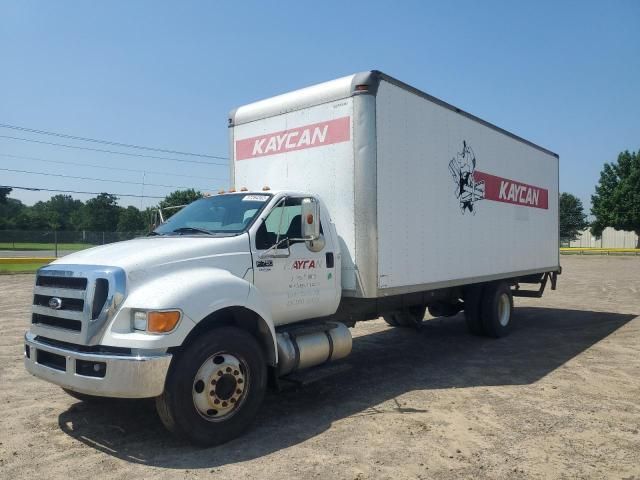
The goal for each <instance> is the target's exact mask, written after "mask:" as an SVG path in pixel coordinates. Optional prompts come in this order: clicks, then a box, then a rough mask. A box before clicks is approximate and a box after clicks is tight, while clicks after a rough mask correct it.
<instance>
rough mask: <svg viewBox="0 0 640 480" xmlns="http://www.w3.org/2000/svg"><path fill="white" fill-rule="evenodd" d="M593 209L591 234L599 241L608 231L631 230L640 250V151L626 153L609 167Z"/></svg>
mask: <svg viewBox="0 0 640 480" xmlns="http://www.w3.org/2000/svg"><path fill="white" fill-rule="evenodd" d="M591 205H592V206H591V213H592V215H593V216H594V217H595V220H594V222H593V223H592V224H591V233H593V234H594V235H596V236H598V237H599V236H600V235H602V231H603V230H604V229H605V228H607V227H613V228H615V229H617V230H630V231H633V232H635V233H636V234H637V235H638V245H637V247H638V248H640V150H639V151H638V152H629V151H626V150H625V151H624V152H622V153H620V154H619V155H618V161H617V162H613V163H605V165H604V167H603V169H602V172H600V181H599V182H598V185H596V193H595V194H594V195H592V196H591Z"/></svg>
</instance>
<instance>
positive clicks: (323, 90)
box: [25, 71, 560, 445]
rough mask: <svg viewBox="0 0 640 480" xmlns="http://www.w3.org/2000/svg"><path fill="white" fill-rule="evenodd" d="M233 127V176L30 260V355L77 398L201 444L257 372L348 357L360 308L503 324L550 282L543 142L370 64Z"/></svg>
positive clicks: (262, 385)
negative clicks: (134, 234) (131, 222)
mask: <svg viewBox="0 0 640 480" xmlns="http://www.w3.org/2000/svg"><path fill="white" fill-rule="evenodd" d="M229 132H230V154H231V177H232V179H233V184H234V185H235V188H233V189H232V190H231V191H229V192H224V193H219V194H218V195H213V196H208V197H205V198H202V199H200V200H197V201H196V202H194V203H192V204H190V205H189V206H187V207H185V208H184V209H182V210H180V211H179V212H178V213H176V214H175V215H173V216H172V217H171V218H169V219H168V220H167V221H166V222H165V223H163V224H162V225H160V226H159V227H158V228H156V229H155V230H154V231H153V232H152V233H151V234H150V235H149V236H148V237H145V238H140V239H136V240H131V241H127V242H120V243H115V244H111V245H105V246H102V247H96V248H92V249H89V250H85V251H81V252H77V253H74V254H71V255H68V256H66V257H64V258H61V259H59V260H57V261H55V262H53V263H52V264H51V265H49V266H46V267H44V268H42V269H40V270H39V271H38V274H37V276H36V282H35V289H34V300H33V306H32V317H31V326H30V330H29V331H28V332H27V333H26V335H25V365H26V367H27V369H28V370H29V372H31V373H32V374H34V375H35V376H37V377H40V378H43V379H45V380H48V381H50V382H53V383H56V384H58V385H60V386H62V387H63V389H65V390H66V391H67V392H68V393H69V394H71V395H73V396H75V397H77V398H80V399H82V400H85V401H90V400H92V399H94V398H95V397H123V398H145V397H155V398H156V406H157V411H158V413H159V415H160V418H161V419H162V421H163V423H164V424H165V425H166V426H167V428H168V429H169V430H171V431H172V432H174V433H176V434H177V435H179V436H181V437H183V438H186V439H188V440H190V441H192V442H195V443H198V444H203V445H213V444H219V443H222V442H225V441H227V440H229V439H231V438H234V437H235V436H237V435H238V434H240V433H241V432H242V431H243V430H244V429H245V428H247V426H248V425H249V424H250V423H251V421H252V420H253V418H254V417H255V415H256V413H257V411H258V409H259V407H260V404H261V402H262V399H263V396H264V393H265V390H266V388H267V384H268V380H270V382H269V383H271V384H272V385H275V386H278V385H279V384H282V383H284V382H287V381H294V380H295V381H301V379H304V376H305V373H308V372H311V374H312V375H315V376H316V377H318V376H319V375H318V374H317V372H318V371H319V370H318V369H321V368H325V369H326V368H327V367H326V366H325V365H326V364H328V363H329V362H333V361H336V360H340V359H342V358H344V357H346V356H347V355H348V354H349V353H350V351H351V346H352V341H351V335H350V331H349V328H348V327H351V326H353V325H355V323H356V322H357V321H362V320H368V319H376V318H379V317H380V316H382V317H383V318H384V320H385V321H386V322H387V323H388V324H389V325H391V326H398V327H412V326H413V327H415V326H419V325H420V324H421V322H422V321H423V318H424V316H425V313H426V310H427V309H428V310H429V312H430V314H431V315H433V316H451V315H455V314H457V313H458V312H460V311H464V316H465V319H466V323H467V325H468V328H469V330H470V331H471V333H473V334H477V335H486V336H490V337H502V336H504V335H505V334H507V333H508V332H509V330H510V329H511V328H512V323H513V322H512V315H511V314H512V310H513V296H534V297H539V296H541V295H542V293H543V291H544V288H545V286H546V284H547V282H548V281H550V282H551V286H552V288H555V284H556V278H557V274H558V273H560V265H559V249H558V246H559V244H558V156H557V155H556V154H554V153H552V152H550V151H548V150H546V149H544V148H542V147H539V146H537V145H534V144H533V143H531V142H529V141H526V140H524V139H522V138H520V137H518V136H516V135H513V134H512V133H509V132H507V131H505V130H502V129H500V128H498V127H496V126H494V125H492V124H490V123H487V122H485V121H483V120H480V119H479V118H477V117H474V116H473V115H470V114H468V113H466V112H463V111H461V110H459V109H457V108H455V107H453V106H451V105H449V104H447V103H445V102H443V101H441V100H438V99H436V98H434V97H431V96H429V95H427V94H425V93H423V92H421V91H419V90H417V89H415V88H413V87H410V86H408V85H406V84H404V83H402V82H400V81H398V80H396V79H394V78H391V77H389V76H387V75H385V74H383V73H380V72H377V71H371V72H365V73H359V74H355V75H350V76H348V77H344V78H340V79H338V80H334V81H331V82H326V83H322V84H319V85H315V86H312V87H309V88H305V89H302V90H298V91H294V92H291V93H287V94H284V95H280V96H277V97H274V98H270V99H267V100H264V101H260V102H256V103H253V104H250V105H246V106H243V107H240V108H238V109H237V110H235V111H233V112H232V113H231V114H230V118H229ZM523 285H534V287H533V288H532V287H529V288H521V286H523ZM312 367H313V368H312Z"/></svg>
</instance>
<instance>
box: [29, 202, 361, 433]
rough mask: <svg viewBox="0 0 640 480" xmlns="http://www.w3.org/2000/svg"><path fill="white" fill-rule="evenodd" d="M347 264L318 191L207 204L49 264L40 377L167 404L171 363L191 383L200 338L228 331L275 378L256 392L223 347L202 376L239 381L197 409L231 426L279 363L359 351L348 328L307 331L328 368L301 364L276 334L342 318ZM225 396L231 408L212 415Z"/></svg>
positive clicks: (37, 309)
mask: <svg viewBox="0 0 640 480" xmlns="http://www.w3.org/2000/svg"><path fill="white" fill-rule="evenodd" d="M340 258H341V256H340V250H339V243H338V237H337V233H336V230H335V225H334V224H333V222H332V221H331V217H330V215H329V212H328V211H327V209H326V208H325V207H324V205H323V204H322V201H321V199H319V198H318V197H316V196H313V195H309V194H304V193H300V192H292V191H268V190H266V191H265V190H262V191H256V192H249V191H243V192H235V193H225V194H219V195H215V196H209V197H206V198H202V199H200V200H197V201H195V202H194V203H192V204H190V205H188V206H187V207H185V208H184V209H182V210H181V211H179V212H178V213H176V214H175V215H173V216H172V217H171V218H169V219H168V220H167V221H166V222H165V223H164V224H162V225H160V226H159V227H158V228H156V230H154V231H153V232H152V233H151V234H150V235H149V236H147V237H144V238H138V239H135V240H130V241H127V242H120V243H116V244H111V245H105V246H102V247H96V248H92V249H89V250H85V251H81V252H77V253H74V254H71V255H68V256H66V257H64V258H62V259H59V260H56V261H55V262H53V263H51V264H50V265H48V266H46V267H43V268H42V269H40V270H39V271H38V273H37V276H36V284H35V287H34V304H33V307H32V310H33V313H32V319H31V327H30V330H29V331H28V332H27V334H26V336H25V364H26V367H27V370H28V371H29V372H31V373H32V374H34V375H35V376H37V377H40V378H43V379H45V380H48V381H50V382H53V383H56V384H58V385H60V386H61V387H63V388H64V389H65V390H66V391H67V392H68V393H70V394H72V395H74V396H76V397H79V398H82V399H85V400H88V399H91V398H92V397H93V396H107V397H123V398H145V397H161V396H163V392H165V384H167V382H168V380H169V379H168V376H169V374H170V370H171V368H170V367H171V366H172V365H173V366H174V367H173V369H174V370H175V371H176V372H179V373H176V375H178V376H180V375H181V374H182V373H184V368H183V367H176V366H175V365H176V362H177V361H178V360H179V359H180V358H182V357H184V356H185V355H184V352H185V351H187V350H189V349H190V346H191V345H192V343H194V341H199V340H200V341H201V338H203V336H204V337H206V336H207V334H210V332H215V331H217V328H223V327H224V328H226V329H227V333H229V331H231V333H235V335H236V336H239V337H241V339H242V340H241V342H242V343H244V344H245V346H246V344H249V345H251V346H252V347H253V350H254V351H253V352H252V354H251V355H249V354H247V355H245V356H248V357H252V356H253V357H259V358H258V359H257V360H256V359H255V358H254V359H253V362H254V364H261V366H258V367H256V365H253V366H252V367H253V369H254V370H259V371H260V372H261V373H260V374H257V373H253V374H251V377H252V378H251V380H252V382H251V383H248V382H249V371H250V368H251V367H250V365H249V363H247V362H249V360H240V359H239V356H238V357H236V356H235V355H233V354H232V353H229V352H227V353H225V354H224V355H223V356H220V355H218V357H220V358H218V360H219V361H220V363H219V365H221V366H222V367H224V368H222V367H220V368H218V367H217V365H218V364H216V363H213V360H211V361H209V357H211V356H214V357H215V355H214V354H215V353H216V352H209V353H211V355H208V356H207V358H206V359H204V360H203V362H202V363H206V364H208V365H209V366H211V365H213V366H214V367H216V368H215V369H213V367H211V368H212V369H211V371H206V372H204V373H201V374H200V375H199V376H200V377H203V378H204V377H206V380H207V381H206V383H207V384H208V385H209V386H210V387H211V381H212V380H213V381H215V380H216V379H215V378H210V377H212V376H214V377H215V376H217V375H218V373H222V375H221V377H222V378H223V379H226V380H225V382H226V383H225V382H223V386H224V388H223V389H222V393H220V395H219V397H215V398H214V396H213V395H212V394H211V392H215V391H216V390H215V389H209V390H207V391H206V392H204V390H202V392H195V390H194V393H193V395H192V396H193V404H194V405H196V407H197V408H196V410H197V412H198V414H199V415H201V416H202V417H203V418H204V419H205V421H206V422H210V421H217V422H218V423H220V422H221V420H222V419H224V418H225V417H227V416H229V415H230V414H231V413H235V410H233V409H231V408H230V406H231V405H232V401H233V403H238V404H239V403H241V401H242V400H243V399H244V396H243V395H240V394H238V393H237V392H238V391H239V392H240V393H243V391H242V389H241V388H238V386H239V385H242V384H247V383H248V384H249V385H250V386H252V388H254V389H255V390H258V391H261V390H262V391H263V390H264V382H265V381H266V372H267V370H266V369H267V368H272V369H276V370H275V371H276V372H277V371H278V370H277V367H278V365H280V373H283V372H284V370H283V369H287V370H288V371H287V372H284V373H289V372H290V371H293V370H295V369H297V368H299V367H300V366H301V361H302V366H310V365H311V364H312V363H313V362H317V363H323V362H324V361H326V360H327V359H329V358H331V359H336V358H339V357H342V356H345V355H346V354H348V352H349V351H350V348H351V337H350V335H349V334H348V330H347V329H346V328H344V327H343V328H335V326H332V327H334V328H328V329H322V328H321V329H319V330H317V332H316V331H312V332H310V335H309V334H307V340H308V339H309V338H311V339H313V340H314V341H315V343H316V344H317V345H314V349H315V350H314V351H313V352H312V354H315V355H316V357H317V354H318V352H320V354H321V355H320V357H319V358H317V359H315V360H314V358H315V357H313V355H312V357H313V358H311V357H309V355H302V357H301V355H300V348H299V347H298V345H297V344H296V345H295V346H294V344H293V343H292V340H291V339H290V337H289V336H288V334H287V333H286V331H283V332H280V333H277V332H276V329H279V328H286V326H287V325H289V324H296V323H299V322H301V321H303V320H308V319H313V318H323V317H329V316H331V315H333V314H334V313H335V312H336V309H337V308H338V304H339V302H340V298H341V285H340ZM325 327H326V326H325ZM325 327H323V328H325ZM330 330H335V332H334V333H330V334H327V333H326V332H327V331H330ZM345 332H346V333H345ZM318 334H319V335H320V337H321V338H320V339H317V338H315V337H314V335H315V336H316V337H317V336H318ZM338 334H340V335H341V337H339V336H338ZM332 335H333V337H335V341H334V338H333V337H332ZM278 337H280V341H279V343H278ZM216 340H217V341H220V340H221V339H220V338H217V339H216ZM323 340H324V349H323ZM222 341H223V342H224V339H223V340H222ZM330 342H332V343H333V344H335V345H334V348H333V351H332V352H329V344H330ZM341 345H342V347H341V348H338V347H340V346H341ZM203 348H204V349H205V350H207V351H208V350H210V349H211V348H209V346H205V347H203ZM303 348H304V347H303ZM223 350H228V348H226V349H223ZM296 351H297V353H296ZM305 351H306V350H303V353H304V352H305ZM218 353H219V352H218ZM279 355H280V357H281V358H280V361H279ZM176 357H178V358H176ZM243 362H245V363H243ZM202 363H201V365H200V366H199V367H198V368H199V369H200V368H201V367H202ZM227 369H231V376H230V377H226V376H225V375H228V372H226V370H227ZM234 372H238V373H237V375H236V376H235V377H234V376H233V375H234ZM196 373H197V372H192V374H193V375H194V376H198V375H196ZM232 377H233V378H232ZM253 377H255V378H253ZM238 381H240V384H238ZM195 382H196V383H197V382H198V380H197V379H196V380H195ZM254 382H258V383H257V384H256V385H252V384H253V383H254ZM231 387H235V388H234V389H233V392H236V393H233V392H231V393H230V392H229V391H228V390H229V388H231ZM190 390H191V389H190ZM203 392H204V394H202V393H203ZM258 397H260V395H258ZM212 398H213V400H211V399H212ZM226 400H228V402H227V401H226ZM216 401H218V404H219V405H220V408H217V409H216V408H212V407H215V406H217V405H218V404H217V403H215V402H216ZM223 403H226V405H225V406H224V407H222V404H223ZM163 408H164V409H163ZM167 409H168V407H167V406H166V405H165V406H164V407H159V411H161V412H166V411H167ZM207 412H208V413H207ZM214 412H215V413H214ZM169 415H171V418H173V417H174V416H175V414H168V413H167V414H165V415H164V417H165V424H167V425H168V426H170V428H171V429H173V430H176V428H175V427H174V424H173V421H170V420H168V418H169ZM161 416H162V415H161ZM186 432H188V430H187V429H185V435H186ZM199 440H200V441H201V442H208V440H204V438H202V437H200V438H199Z"/></svg>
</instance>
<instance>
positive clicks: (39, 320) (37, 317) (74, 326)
mask: <svg viewBox="0 0 640 480" xmlns="http://www.w3.org/2000/svg"><path fill="white" fill-rule="evenodd" d="M31 323H34V324H40V325H47V326H49V327H55V328H62V329H64V330H72V331H74V332H79V331H80V330H82V322H81V321H80V320H69V319H68V318H59V317H52V316H51V315H42V314H40V313H34V314H33V316H32V319H31Z"/></svg>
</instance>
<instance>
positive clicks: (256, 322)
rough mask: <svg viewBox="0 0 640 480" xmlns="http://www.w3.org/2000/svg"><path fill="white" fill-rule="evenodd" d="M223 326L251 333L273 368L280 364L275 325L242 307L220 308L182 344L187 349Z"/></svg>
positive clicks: (197, 325) (199, 324)
mask: <svg viewBox="0 0 640 480" xmlns="http://www.w3.org/2000/svg"><path fill="white" fill-rule="evenodd" d="M221 326H233V327H237V328H239V329H241V330H245V331H247V332H249V333H250V334H251V335H253V337H254V338H255V339H256V340H257V341H258V343H259V344H260V346H261V347H262V350H263V352H264V354H265V357H266V358H267V362H268V364H269V365H271V366H276V365H277V363H278V349H277V345H276V336H275V330H274V328H273V324H272V323H270V322H268V321H266V320H265V319H264V318H263V317H262V316H261V315H260V314H258V313H257V312H256V311H254V310H252V309H250V308H248V307H245V306H241V305H233V306H226V307H223V308H220V309H218V310H216V311H214V312H211V313H210V314H209V315H207V316H206V317H204V318H203V319H202V320H200V321H199V322H198V323H197V324H196V326H195V327H194V328H193V329H192V330H191V332H189V334H188V335H187V337H186V338H185V339H184V341H183V342H182V345H181V346H180V347H179V348H180V349H182V348H185V347H186V346H187V345H189V344H190V343H191V342H193V341H194V340H195V339H196V338H198V337H199V336H200V335H202V334H203V333H204V332H208V331H210V330H212V329H214V328H217V327H221Z"/></svg>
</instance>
